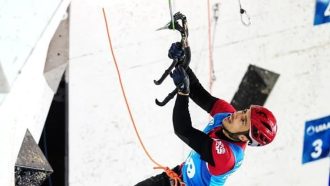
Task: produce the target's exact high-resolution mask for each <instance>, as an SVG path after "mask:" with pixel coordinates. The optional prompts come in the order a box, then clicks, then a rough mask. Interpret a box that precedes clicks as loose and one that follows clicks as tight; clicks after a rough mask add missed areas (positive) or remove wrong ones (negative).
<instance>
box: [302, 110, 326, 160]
mask: <svg viewBox="0 0 330 186" xmlns="http://www.w3.org/2000/svg"><path fill="white" fill-rule="evenodd" d="M329 155H330V116H327V117H324V118H320V119H316V120H312V121H307V122H306V123H305V134H304V148H303V157H302V163H303V164H304V163H308V162H311V161H315V160H318V159H321V158H325V157H327V156H329Z"/></svg>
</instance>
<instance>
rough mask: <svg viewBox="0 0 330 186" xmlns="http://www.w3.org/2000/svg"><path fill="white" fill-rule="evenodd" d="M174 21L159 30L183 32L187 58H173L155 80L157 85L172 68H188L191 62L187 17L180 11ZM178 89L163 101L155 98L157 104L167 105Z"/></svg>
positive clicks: (182, 37) (182, 38) (175, 15)
mask: <svg viewBox="0 0 330 186" xmlns="http://www.w3.org/2000/svg"><path fill="white" fill-rule="evenodd" d="M179 20H181V25H180V24H179V22H178V21H179ZM173 21H174V24H171V22H169V23H167V24H166V25H165V26H163V27H161V28H159V29H157V30H163V29H171V30H177V31H179V32H180V34H181V45H182V48H183V50H184V54H185V58H184V60H182V61H180V60H178V59H173V62H172V64H171V65H170V66H169V67H168V68H167V69H166V70H165V72H164V73H163V75H162V76H161V77H160V79H159V80H154V83H155V84H156V85H160V84H161V83H162V82H163V81H164V80H165V78H166V77H167V76H168V75H169V74H170V73H171V72H172V69H173V68H174V67H176V66H178V65H181V66H182V67H183V68H185V69H186V68H187V67H188V66H189V63H190V56H191V55H190V54H191V53H190V47H189V44H188V25H187V18H186V16H185V15H183V14H182V13H180V12H177V13H175V14H174V15H173ZM177 91H178V89H177V88H175V89H174V90H173V91H172V92H171V93H169V94H168V95H167V97H166V98H165V99H164V100H163V101H158V99H156V100H155V102H156V104H157V105H158V106H164V105H166V104H167V103H168V102H169V101H170V100H171V99H172V98H173V97H174V96H175V94H176V93H177Z"/></svg>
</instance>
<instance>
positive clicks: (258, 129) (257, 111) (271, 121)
mask: <svg viewBox="0 0 330 186" xmlns="http://www.w3.org/2000/svg"><path fill="white" fill-rule="evenodd" d="M250 109H251V128H250V132H249V136H250V138H251V142H250V144H249V145H251V146H263V145H267V144H269V143H270V142H272V141H273V140H274V138H275V136H276V132H277V125H276V119H275V116H274V115H273V113H272V112H271V111H269V110H268V109H266V108H265V107H262V106H259V105H251V107H250Z"/></svg>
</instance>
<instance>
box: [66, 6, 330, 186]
mask: <svg viewBox="0 0 330 186" xmlns="http://www.w3.org/2000/svg"><path fill="white" fill-rule="evenodd" d="M218 2H220V14H219V16H220V17H219V21H218V24H217V27H216V32H215V41H214V56H213V57H214V68H215V75H216V78H217V79H216V81H215V83H214V87H213V94H214V95H216V96H218V97H220V98H223V99H226V100H228V101H230V100H231V99H232V97H233V95H234V93H235V92H236V91H237V89H238V85H239V84H240V81H241V79H242V77H243V75H244V73H245V72H246V70H247V67H248V65H249V64H254V65H257V66H259V67H262V68H266V69H268V70H271V71H274V72H276V73H278V74H280V77H279V79H278V81H277V83H276V84H275V87H274V88H273V91H272V93H271V94H270V96H269V97H268V100H267V102H266V106H267V107H269V108H270V109H271V110H273V112H274V113H275V114H276V116H277V118H278V124H279V131H278V136H277V138H276V139H275V141H274V142H273V143H272V144H271V145H269V146H266V147H264V148H248V149H247V152H246V158H245V162H244V163H243V165H242V167H241V169H240V170H239V171H237V172H236V173H235V174H234V175H232V176H231V177H230V178H229V179H228V182H227V185H248V186H256V185H286V186H291V185H304V186H305V185H306V186H307V185H315V186H326V185H327V184H328V179H329V158H326V159H322V160H319V161H315V162H312V163H308V164H304V165H302V163H301V158H302V146H303V135H304V123H305V122H306V121H307V120H311V119H315V118H320V117H323V116H327V115H329V114H330V113H329V111H330V106H329V101H330V98H329V93H330V84H329V83H328V80H329V79H330V74H329V73H328V72H329V70H330V63H329V62H330V60H329V52H328V51H329V50H330V35H329V29H330V24H324V25H319V26H313V19H314V11H315V10H314V8H315V1H312V0H309V1H266V0H261V1H260V0H259V1H257V0H250V1H245V0H244V1H242V5H243V7H244V8H245V9H246V10H247V12H248V14H249V15H250V16H251V22H252V24H251V25H250V26H249V27H245V26H244V25H242V23H241V21H240V14H239V6H238V5H239V4H238V2H237V1H211V4H214V3H218ZM167 3H168V1H148V0H139V1H133V0H128V1H120V0H112V1H102V0H99V1H87V0H80V1H73V2H72V9H71V19H70V24H71V27H70V37H71V40H70V44H71V46H70V69H69V76H70V77H69V82H70V89H69V94H70V95H69V100H70V103H69V106H70V108H69V114H70V116H69V122H70V126H69V127H70V128H69V131H70V145H69V146H70V150H69V152H70V161H69V162H70V166H69V168H70V177H69V181H70V185H72V186H83V185H86V186H87V185H88V186H89V185H115V186H127V185H134V184H135V183H137V182H139V181H141V180H142V179H145V178H147V177H150V176H152V175H155V174H158V173H159V172H160V171H158V170H156V171H155V170H153V169H152V167H153V166H154V165H153V164H152V163H151V162H150V161H149V159H148V158H147V157H146V155H145V154H144V152H143V151H142V148H141V146H140V145H139V144H138V141H137V137H136V135H135V134H134V130H133V127H132V124H131V121H130V119H129V115H128V112H127V108H126V106H125V102H124V99H123V96H122V94H121V90H120V85H119V83H118V77H117V75H116V70H115V66H114V63H113V60H112V57H111V54H110V51H109V44H108V42H107V35H106V30H105V23H104V19H103V15H102V7H104V8H105V10H106V12H107V16H108V23H109V25H110V32H111V37H112V42H113V43H112V44H113V46H114V50H115V53H116V58H117V61H118V63H119V68H120V71H121V73H122V74H121V75H122V80H123V82H124V87H125V90H126V94H127V98H128V100H129V103H130V108H131V110H132V113H133V116H134V119H135V122H136V125H137V128H138V130H139V132H140V134H141V137H142V139H143V141H144V142H145V145H146V147H147V148H148V149H149V151H150V153H151V155H152V156H153V157H154V158H155V159H156V160H157V161H159V162H160V163H161V164H164V165H166V166H169V167H172V166H175V165H176V164H179V163H181V162H182V161H184V160H185V158H186V156H187V154H188V152H189V148H188V147H187V146H186V145H185V144H184V143H183V142H181V141H180V140H179V138H177V137H176V136H175V135H174V132H173V129H172V119H171V117H172V116H171V113H172V108H173V101H172V102H170V103H169V104H167V105H166V106H165V107H158V106H156V105H155V104H154V99H155V98H159V99H162V98H163V97H165V96H166V95H167V94H168V93H169V92H170V91H171V90H172V89H173V88H174V86H173V85H172V82H171V80H170V79H169V78H168V79H166V80H165V81H164V83H163V84H162V85H160V86H156V85H154V84H153V80H154V79H158V78H159V77H160V75H161V74H162V73H163V71H164V70H165V68H167V67H168V66H169V64H170V60H169V59H168V58H167V50H168V48H169V46H170V44H171V43H172V42H175V41H178V40H179V39H180V37H179V34H178V33H176V32H173V31H159V32H156V31H155V30H156V29H157V28H159V27H161V26H163V25H165V24H166V23H167V22H168V21H169V9H168V4H167ZM174 3H175V9H176V10H177V11H181V12H183V13H184V14H186V16H187V18H188V25H189V30H190V36H189V41H190V45H191V48H192V61H191V67H192V68H193V70H194V71H195V73H196V74H197V76H198V77H199V79H200V81H201V82H202V84H203V85H205V87H207V84H208V77H209V71H208V42H207V39H208V36H207V33H208V28H207V2H206V1H193V2H192V1H189V0H181V1H174ZM190 111H191V116H192V120H193V124H194V126H195V127H196V128H200V129H201V128H203V126H204V125H205V124H206V123H207V121H208V119H209V118H208V116H207V115H206V113H204V112H203V111H202V110H201V109H200V108H198V107H197V106H196V105H195V104H194V103H192V102H191V104H190Z"/></svg>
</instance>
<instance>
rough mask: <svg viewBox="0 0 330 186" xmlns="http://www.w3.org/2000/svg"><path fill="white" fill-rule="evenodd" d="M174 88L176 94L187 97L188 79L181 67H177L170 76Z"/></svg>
mask: <svg viewBox="0 0 330 186" xmlns="http://www.w3.org/2000/svg"><path fill="white" fill-rule="evenodd" d="M170 75H171V77H172V79H173V81H174V84H175V86H176V87H177V88H178V93H179V94H183V95H189V92H190V89H189V84H190V82H189V77H188V75H187V73H186V71H185V70H184V68H183V67H182V66H181V65H178V67H177V68H175V70H174V71H173V73H171V74H170Z"/></svg>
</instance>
